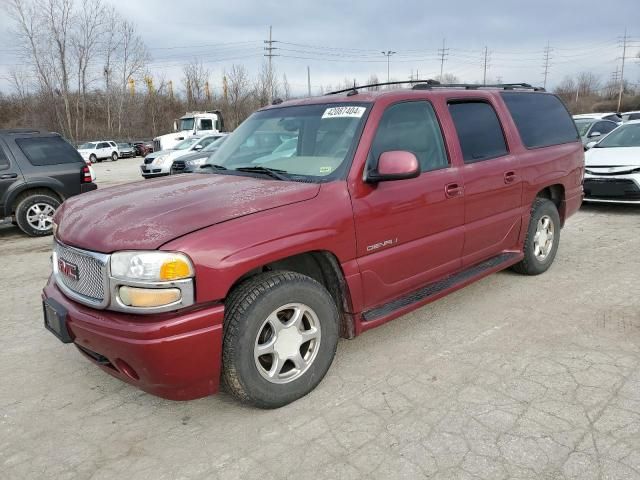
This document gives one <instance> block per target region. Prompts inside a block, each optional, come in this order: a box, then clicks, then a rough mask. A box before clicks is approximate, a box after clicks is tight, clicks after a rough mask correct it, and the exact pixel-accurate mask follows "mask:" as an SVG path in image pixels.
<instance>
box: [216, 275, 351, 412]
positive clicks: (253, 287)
mask: <svg viewBox="0 0 640 480" xmlns="http://www.w3.org/2000/svg"><path fill="white" fill-rule="evenodd" d="M276 313H277V314H278V316H280V317H282V319H283V321H284V323H283V321H282V320H280V319H278V318H277V317H276V315H275V314H276ZM296 313H301V315H298V316H297V318H302V320H301V321H300V322H299V325H300V326H298V327H296V326H294V325H293V324H291V323H290V324H289V325H287V322H292V321H293V318H294V314H296ZM276 322H278V323H280V327H279V328H280V331H279V332H278V333H275V330H274V326H275V325H276ZM276 328H277V327H276ZM301 328H302V332H301ZM301 333H302V334H304V335H306V336H307V338H311V337H313V338H312V339H310V340H306V341H305V339H304V338H299V337H300V335H301ZM338 335H339V321H338V310H337V308H336V305H335V302H334V301H333V299H332V298H331V295H330V294H329V292H327V290H326V289H325V288H324V287H323V286H322V285H321V284H320V283H318V282H316V281H315V280H313V279H311V278H309V277H307V276H305V275H302V274H299V273H294V272H286V271H280V272H270V273H265V274H260V275H257V276H255V277H253V278H250V279H248V280H246V281H245V282H243V283H241V284H240V285H239V286H238V287H237V288H235V289H234V290H233V291H232V292H231V294H230V295H229V297H228V299H227V301H226V302H225V326H224V341H223V348H222V365H223V378H224V381H225V383H226V385H227V386H228V388H229V390H230V391H231V393H232V394H233V395H234V396H235V397H236V398H238V399H239V400H240V401H242V402H244V403H247V404H250V405H253V406H256V407H259V408H278V407H282V406H284V405H287V404H288V403H291V402H293V401H295V400H297V399H299V398H301V397H303V396H305V395H306V394H307V393H309V392H310V391H311V390H313V389H314V388H315V387H316V386H317V385H318V384H319V383H320V381H321V380H322V378H323V377H324V376H325V374H326V373H327V371H328V370H329V367H330V366H331V363H332V361H333V357H334V356H335V352H336V347H337V345H338ZM314 336H315V337H314ZM279 339H286V340H285V341H280V340H279ZM276 340H278V341H276ZM279 341H280V343H279ZM300 342H302V343H300ZM269 345H272V349H273V351H274V352H275V351H276V350H277V349H278V348H279V349H280V352H279V353H281V354H282V355H283V357H285V358H286V359H285V360H280V361H279V362H278V361H276V364H274V361H275V358H276V357H279V356H280V355H279V354H277V353H267V354H263V355H260V354H259V353H257V349H258V347H259V346H260V347H262V348H264V347H268V346H269ZM264 351H268V348H267V349H265V350H264ZM293 358H296V360H295V361H296V362H297V363H294V361H293V360H292V359H293ZM296 365H298V366H299V368H298V367H297V366H296ZM268 371H271V372H272V373H273V375H272V376H271V379H269V372H268Z"/></svg>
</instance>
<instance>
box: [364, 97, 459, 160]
mask: <svg viewBox="0 0 640 480" xmlns="http://www.w3.org/2000/svg"><path fill="white" fill-rule="evenodd" d="M393 150H404V151H407V152H411V153H413V154H414V155H415V156H416V158H417V159H418V162H419V163H420V169H421V171H423V172H428V171H430V170H437V169H440V168H445V167H447V166H448V165H449V160H448V158H447V154H446V151H445V148H444V141H443V139H442V132H441V131H440V125H439V124H438V120H437V118H436V114H435V112H434V110H433V107H432V106H431V104H430V103H429V102H424V101H419V102H402V103H397V104H395V105H392V106H390V107H389V108H387V109H386V110H385V112H384V114H383V115H382V118H381V119H380V124H379V125H378V130H377V132H376V136H375V139H374V141H373V144H372V146H371V152H370V155H371V160H370V161H372V162H377V161H378V159H379V158H380V155H382V154H383V153H384V152H389V151H393Z"/></svg>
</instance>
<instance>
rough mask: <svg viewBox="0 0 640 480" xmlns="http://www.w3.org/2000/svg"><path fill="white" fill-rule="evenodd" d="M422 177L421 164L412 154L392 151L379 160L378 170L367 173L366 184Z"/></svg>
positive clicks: (381, 156) (385, 153)
mask: <svg viewBox="0 0 640 480" xmlns="http://www.w3.org/2000/svg"><path fill="white" fill-rule="evenodd" d="M419 175H420V164H419V163H418V159H417V158H416V156H415V155H414V154H413V153H411V152H406V151H404V150H392V151H389V152H384V153H383V154H382V155H380V158H378V168H377V170H372V171H369V172H367V174H366V175H365V182H367V183H377V182H386V181H390V180H405V179H409V178H416V177H417V176H419Z"/></svg>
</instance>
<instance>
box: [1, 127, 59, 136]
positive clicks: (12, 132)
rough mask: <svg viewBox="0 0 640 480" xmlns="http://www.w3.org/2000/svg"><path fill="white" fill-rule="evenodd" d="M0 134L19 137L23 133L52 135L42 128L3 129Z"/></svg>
mask: <svg viewBox="0 0 640 480" xmlns="http://www.w3.org/2000/svg"><path fill="white" fill-rule="evenodd" d="M0 133H4V134H7V135H21V134H24V133H53V132H50V131H49V130H47V129H44V128H4V129H0Z"/></svg>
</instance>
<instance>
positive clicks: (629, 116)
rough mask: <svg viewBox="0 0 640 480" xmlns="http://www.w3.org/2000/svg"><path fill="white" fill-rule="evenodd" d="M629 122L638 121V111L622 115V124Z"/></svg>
mask: <svg viewBox="0 0 640 480" xmlns="http://www.w3.org/2000/svg"><path fill="white" fill-rule="evenodd" d="M630 120H640V110H635V111H633V112H624V113H623V114H622V121H623V122H628V121H630Z"/></svg>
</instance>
